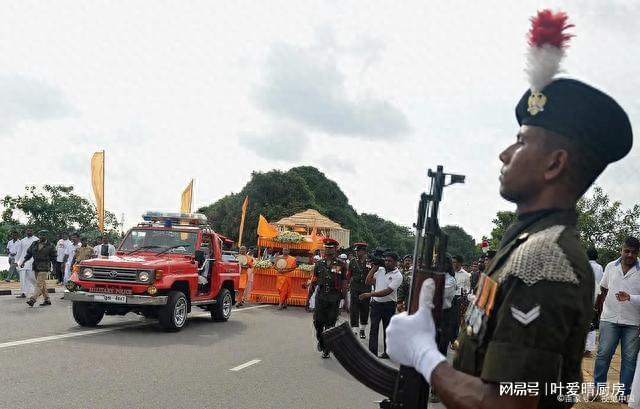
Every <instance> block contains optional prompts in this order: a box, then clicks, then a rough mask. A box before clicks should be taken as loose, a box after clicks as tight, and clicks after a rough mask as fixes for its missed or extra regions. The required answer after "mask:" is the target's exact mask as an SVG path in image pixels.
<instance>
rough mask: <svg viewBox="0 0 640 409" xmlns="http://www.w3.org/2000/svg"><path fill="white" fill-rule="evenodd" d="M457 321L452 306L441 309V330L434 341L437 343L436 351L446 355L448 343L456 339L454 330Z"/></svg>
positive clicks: (455, 329) (456, 315)
mask: <svg viewBox="0 0 640 409" xmlns="http://www.w3.org/2000/svg"><path fill="white" fill-rule="evenodd" d="M457 322H458V313H457V311H455V310H454V308H453V307H452V308H446V309H444V310H442V325H441V331H440V333H439V334H438V337H436V338H437V339H436V342H437V343H438V351H440V353H441V354H443V355H444V356H447V348H448V347H449V343H451V342H453V341H455V340H456V337H457V335H456V332H457V328H458V325H457Z"/></svg>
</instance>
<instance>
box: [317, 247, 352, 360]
mask: <svg viewBox="0 0 640 409" xmlns="http://www.w3.org/2000/svg"><path fill="white" fill-rule="evenodd" d="M323 243H324V248H325V251H324V259H322V260H320V261H318V262H317V263H316V264H315V267H314V269H313V277H312V278H311V288H310V290H309V291H310V292H311V293H313V292H314V290H315V289H316V288H317V289H318V293H317V295H316V301H315V309H314V311H313V326H314V327H315V329H316V339H317V340H318V351H321V352H322V358H325V359H326V358H329V350H328V349H327V347H326V345H325V344H324V341H323V339H322V332H323V331H324V330H326V329H328V328H331V327H333V326H334V325H335V324H336V321H337V320H338V315H339V313H340V298H341V297H342V290H343V285H344V282H345V280H346V267H345V265H344V263H343V262H342V261H340V260H339V259H338V258H337V257H336V252H337V250H338V244H339V243H338V241H337V240H334V239H331V238H325V239H324V240H323Z"/></svg>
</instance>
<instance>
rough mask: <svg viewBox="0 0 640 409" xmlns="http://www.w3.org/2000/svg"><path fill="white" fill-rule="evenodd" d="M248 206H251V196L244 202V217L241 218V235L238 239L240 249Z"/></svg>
mask: <svg viewBox="0 0 640 409" xmlns="http://www.w3.org/2000/svg"><path fill="white" fill-rule="evenodd" d="M247 206H249V196H247V197H245V198H244V202H242V216H240V234H239V237H238V247H240V246H242V232H243V231H244V217H245V216H246V215H247Z"/></svg>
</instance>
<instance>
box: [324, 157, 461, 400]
mask: <svg viewBox="0 0 640 409" xmlns="http://www.w3.org/2000/svg"><path fill="white" fill-rule="evenodd" d="M447 176H449V182H448V183H446V179H447ZM427 177H428V178H429V179H430V182H431V183H430V187H429V193H428V194H427V193H422V194H421V195H420V203H419V206H418V219H417V221H416V223H415V224H414V228H415V243H414V249H413V275H412V279H411V288H410V291H409V304H408V308H407V310H408V312H409V314H413V313H415V312H416V311H417V310H418V302H419V300H420V289H421V288H422V283H423V282H424V280H426V279H427V278H433V279H434V281H435V283H436V291H435V294H434V300H433V304H434V308H433V319H434V321H435V324H436V329H437V336H438V337H440V336H441V334H442V328H441V321H442V298H443V292H444V279H445V274H446V273H445V272H444V265H445V260H446V256H447V236H446V235H445V234H443V233H442V231H441V230H440V224H439V223H438V210H439V207H440V206H439V205H440V202H441V201H442V193H443V190H444V188H445V187H446V186H449V185H452V184H454V183H464V179H465V177H464V176H463V175H454V174H448V173H444V171H443V168H442V166H440V165H439V166H438V167H437V169H436V171H435V172H433V171H432V170H431V169H429V170H428V172H427ZM425 224H426V226H425ZM423 231H424V234H423ZM434 256H435V257H434ZM322 337H323V340H324V342H325V345H327V347H328V348H329V349H330V350H331V352H333V355H334V356H335V357H336V359H337V360H338V362H339V363H340V365H342V366H343V367H344V368H345V369H346V370H347V372H349V373H350V374H351V376H353V377H354V378H356V379H357V380H358V381H360V382H361V383H362V384H364V385H365V386H367V387H368V388H370V389H372V390H374V391H375V392H377V393H379V394H381V395H384V396H386V397H387V399H384V400H382V401H381V402H380V408H382V409H400V408H402V409H424V408H426V407H427V404H428V403H427V402H428V398H429V385H428V384H427V382H426V381H425V379H424V377H423V376H422V375H420V374H419V373H418V372H417V371H416V370H415V369H414V368H411V367H407V366H400V369H399V370H398V369H395V368H393V367H391V366H389V365H386V364H384V363H382V362H380V361H379V360H378V359H377V357H375V358H374V357H373V355H372V354H371V353H370V352H369V351H368V350H367V349H366V348H365V347H364V346H363V345H362V344H361V343H360V342H359V341H358V340H357V339H356V337H355V336H354V335H353V333H352V332H351V328H350V326H349V323H348V322H345V323H343V324H341V325H339V326H337V327H334V328H330V329H328V330H326V331H325V332H324V333H323V334H322Z"/></svg>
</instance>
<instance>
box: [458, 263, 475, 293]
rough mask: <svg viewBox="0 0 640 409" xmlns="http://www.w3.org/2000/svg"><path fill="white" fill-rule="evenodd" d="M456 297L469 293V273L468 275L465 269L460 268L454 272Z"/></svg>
mask: <svg viewBox="0 0 640 409" xmlns="http://www.w3.org/2000/svg"><path fill="white" fill-rule="evenodd" d="M456 283H457V284H458V287H457V288H456V295H462V292H463V291H464V292H465V293H467V294H469V293H470V292H471V273H468V272H467V271H466V270H465V269H463V268H461V269H460V270H458V271H456Z"/></svg>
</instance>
